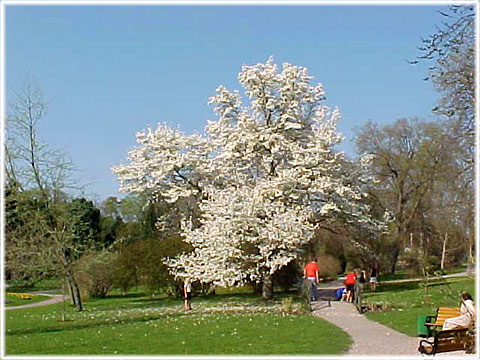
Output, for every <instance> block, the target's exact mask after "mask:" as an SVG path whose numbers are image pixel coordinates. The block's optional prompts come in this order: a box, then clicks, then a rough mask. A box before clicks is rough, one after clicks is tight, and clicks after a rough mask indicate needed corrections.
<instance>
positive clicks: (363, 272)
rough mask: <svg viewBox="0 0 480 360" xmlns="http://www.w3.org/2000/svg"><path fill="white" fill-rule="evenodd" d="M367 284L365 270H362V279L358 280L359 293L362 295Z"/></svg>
mask: <svg viewBox="0 0 480 360" xmlns="http://www.w3.org/2000/svg"><path fill="white" fill-rule="evenodd" d="M366 282H367V276H366V274H365V270H362V271H361V272H360V278H359V279H358V284H357V286H358V293H359V294H361V293H363V286H364V285H365V283H366Z"/></svg>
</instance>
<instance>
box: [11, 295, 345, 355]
mask: <svg viewBox="0 0 480 360" xmlns="http://www.w3.org/2000/svg"><path fill="white" fill-rule="evenodd" d="M286 296H289V295H282V296H278V297H277V298H276V299H275V300H273V301H268V302H266V301H262V300H261V299H259V298H258V297H256V296H252V295H250V294H220V295H216V296H208V297H202V298H200V297H197V298H194V300H193V311H191V312H187V313H186V312H184V311H183V309H182V302H181V300H176V299H175V300H172V299H149V298H147V297H145V296H143V294H130V295H127V296H120V295H114V296H110V297H107V298H106V299H99V300H94V301H89V302H85V303H84V308H85V311H82V312H74V311H73V309H72V308H71V306H67V314H66V315H67V316H66V318H67V321H65V322H61V321H60V316H61V309H62V304H55V305H51V306H45V307H38V308H30V309H22V310H10V311H8V312H7V313H6V318H5V328H6V336H5V348H6V354H7V355H20V354H22V355H23V354H28V355H43V354H45V355H54V354H55V355H66V354H68V355H97V354H98V355H121V354H124V355H127V354H128V355H194V354H197V355H200V354H203V355H221V354H229V355H280V354H284V355H291V354H294V355H329V354H342V353H344V352H345V351H346V350H347V349H348V348H349V346H350V344H351V340H350V338H349V337H348V335H347V334H346V333H345V332H343V331H342V330H341V329H339V328H337V327H335V326H333V325H331V324H329V323H328V322H326V321H324V320H322V319H319V318H315V317H313V316H311V315H305V314H300V313H299V311H297V312H298V313H296V314H295V313H294V314H287V313H284V312H282V304H281V299H282V298H284V297H286ZM294 308H296V309H299V307H298V303H294ZM332 339H335V341H332Z"/></svg>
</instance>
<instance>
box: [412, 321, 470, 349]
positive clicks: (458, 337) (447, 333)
mask: <svg viewBox="0 0 480 360" xmlns="http://www.w3.org/2000/svg"><path fill="white" fill-rule="evenodd" d="M473 347H474V335H473V331H472V329H471V328H467V327H462V328H457V329H452V330H440V331H438V332H437V333H436V334H435V337H434V339H433V341H429V340H421V341H420V345H419V347H418V351H419V352H420V353H422V354H426V355H435V354H438V353H441V352H447V351H457V350H465V351H467V350H471V349H473Z"/></svg>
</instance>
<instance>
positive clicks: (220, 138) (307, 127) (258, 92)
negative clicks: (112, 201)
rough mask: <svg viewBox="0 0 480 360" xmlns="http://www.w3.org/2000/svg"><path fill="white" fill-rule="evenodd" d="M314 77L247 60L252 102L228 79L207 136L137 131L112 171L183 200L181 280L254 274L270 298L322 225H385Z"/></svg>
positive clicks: (241, 278) (228, 279)
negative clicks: (124, 159)
mask: <svg viewBox="0 0 480 360" xmlns="http://www.w3.org/2000/svg"><path fill="white" fill-rule="evenodd" d="M311 78H312V77H311V76H309V75H308V74H307V70H306V68H303V67H297V66H293V65H290V64H283V68H282V70H281V71H279V70H278V69H277V66H276V65H275V64H274V63H273V60H272V59H269V60H268V61H267V63H265V64H257V65H254V66H244V67H243V68H242V71H241V72H240V74H239V76H238V79H239V82H240V83H241V85H242V86H243V87H244V89H245V94H246V96H247V97H248V100H247V102H246V105H243V104H242V100H241V97H240V95H239V92H238V91H235V92H230V91H228V90H227V89H225V88H224V87H223V86H220V87H219V88H218V89H217V94H216V96H213V97H212V98H211V99H210V103H212V104H214V105H215V112H216V114H217V116H218V120H217V121H209V122H208V125H207V126H206V134H207V135H206V137H201V136H197V135H194V136H185V135H183V134H182V133H180V132H179V131H177V130H173V129H170V128H168V127H165V126H159V127H158V128H157V129H156V130H152V129H148V130H147V131H145V132H142V133H138V134H137V141H138V142H139V143H140V145H139V146H138V147H137V148H135V149H133V150H132V151H130V152H129V160H130V164H128V165H120V166H118V167H115V168H114V169H113V171H114V173H115V174H116V175H117V178H118V180H119V181H120V189H121V190H122V191H126V192H137V193H143V194H148V195H149V196H150V198H151V199H153V200H154V201H155V200H156V199H158V197H159V196H164V197H165V198H166V199H167V200H168V201H170V202H172V203H173V202H177V203H178V202H179V201H180V200H181V204H182V205H183V206H185V210H184V211H183V213H184V214H185V215H186V216H185V217H184V218H185V219H186V220H188V221H185V222H184V223H183V227H182V229H183V235H184V236H185V240H186V241H187V242H188V243H190V244H192V245H193V247H194V251H193V252H192V253H190V254H186V255H183V256H180V257H178V258H176V259H171V261H170V262H169V264H170V266H171V269H172V271H173V272H174V273H175V274H176V275H177V277H180V278H186V277H192V278H193V279H194V280H200V281H202V282H208V283H214V284H217V285H237V284H242V283H243V282H245V281H251V280H253V281H256V282H261V283H262V284H263V292H262V295H263V297H264V298H270V297H271V296H272V294H273V293H272V276H273V274H274V273H275V272H276V271H277V270H278V269H280V268H281V267H283V266H285V265H287V264H288V263H289V262H290V261H292V260H294V259H295V258H296V257H297V256H298V251H299V249H300V247H301V246H302V245H303V244H305V243H306V242H308V241H310V239H311V237H312V234H313V229H314V227H315V226H318V225H319V224H321V225H322V226H328V224H329V223H331V222H333V221H334V220H338V219H339V218H341V219H342V220H343V221H344V223H345V224H349V225H351V226H360V227H363V228H368V229H369V230H370V231H371V232H375V231H380V230H381V229H382V225H383V224H382V223H381V222H378V221H375V220H373V219H372V218H371V217H370V216H369V214H368V209H367V208H366V207H365V206H364V203H362V202H361V201H360V200H361V199H362V197H363V194H364V192H363V191H361V188H360V187H358V186H355V184H356V182H355V181H352V179H351V178H349V176H348V175H349V174H348V172H346V171H345V169H344V166H343V165H344V160H345V159H344V155H343V154H342V153H338V152H335V151H334V150H333V147H334V146H335V145H337V144H338V143H339V142H340V141H341V137H340V135H339V134H338V133H337V131H336V122H337V120H338V119H339V113H338V111H337V110H334V111H330V110H329V109H328V108H327V107H326V106H324V105H322V104H321V101H322V100H324V98H325V96H324V92H323V88H322V85H321V84H317V85H315V86H314V85H311V84H310V80H311ZM189 211H190V212H189ZM194 214H195V215H196V216H193V215H194Z"/></svg>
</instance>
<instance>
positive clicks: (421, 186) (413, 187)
mask: <svg viewBox="0 0 480 360" xmlns="http://www.w3.org/2000/svg"><path fill="white" fill-rule="evenodd" d="M444 127H445V126H444V124H442V123H426V122H420V121H418V120H416V119H400V120H397V121H396V122H394V123H393V124H390V125H385V126H383V127H379V126H378V125H377V124H375V123H372V122H368V123H367V124H366V125H365V126H364V127H363V128H361V129H360V131H359V132H358V134H357V137H356V146H357V151H358V152H359V153H360V154H370V155H372V156H373V160H372V171H373V173H374V174H375V176H376V178H377V179H379V180H380V181H379V182H378V183H377V184H375V185H374V186H372V191H373V192H374V193H375V194H376V198H377V199H378V200H379V201H380V202H381V203H382V207H383V208H385V209H388V210H389V211H390V212H391V213H392V214H393V215H394V218H395V220H394V224H395V231H394V234H393V236H394V241H393V246H392V264H391V269H390V271H391V272H392V273H393V272H395V266H396V262H397V259H398V256H399V254H400V251H401V250H402V249H403V248H404V247H405V246H406V245H407V240H408V237H409V232H411V231H412V224H413V222H414V220H415V219H416V217H417V216H418V214H419V211H420V209H421V208H422V206H424V205H425V201H426V200H428V199H430V198H431V197H432V196H433V194H435V193H438V192H437V191H438V190H439V184H441V183H444V182H445V181H446V176H447V175H448V174H450V173H455V172H456V171H457V166H458V164H457V162H456V152H455V148H456V147H457V144H456V142H455V139H453V138H451V137H450V136H449V135H448V134H446V133H445V132H444V129H443V128H444Z"/></svg>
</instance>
